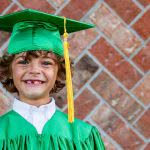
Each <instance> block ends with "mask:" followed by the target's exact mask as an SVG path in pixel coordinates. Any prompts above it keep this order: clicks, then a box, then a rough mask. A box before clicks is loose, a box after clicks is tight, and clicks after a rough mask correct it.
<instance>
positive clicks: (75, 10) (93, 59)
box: [0, 0, 150, 150]
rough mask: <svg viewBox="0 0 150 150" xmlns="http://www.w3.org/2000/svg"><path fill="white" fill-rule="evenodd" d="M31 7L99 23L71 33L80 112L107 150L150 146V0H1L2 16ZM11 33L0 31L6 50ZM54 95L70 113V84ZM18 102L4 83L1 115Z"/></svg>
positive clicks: (148, 149)
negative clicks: (68, 108)
mask: <svg viewBox="0 0 150 150" xmlns="http://www.w3.org/2000/svg"><path fill="white" fill-rule="evenodd" d="M25 8H33V9H37V10H41V11H44V12H47V13H52V14H57V15H61V16H66V17H69V18H72V19H77V20H81V21H85V22H89V23H94V24H96V28H94V29H90V30H86V31H80V32H78V33H73V34H70V35H69V42H70V56H71V58H73V60H74V62H75V71H74V77H73V85H74V99H75V116H76V117H77V118H80V119H82V120H84V121H86V122H88V123H90V124H93V125H95V126H96V127H97V128H98V129H99V131H100V133H101V135H102V138H103V140H104V143H105V146H106V149H107V150H150V71H149V70H150V0H0V15H5V14H8V13H12V12H15V11H19V10H23V9H25ZM9 36H10V35H9V33H5V32H2V31H0V55H2V54H3V51H5V50H7V45H8V42H9ZM53 96H54V97H55V98H56V103H57V106H58V107H59V108H60V109H61V110H62V111H64V112H66V109H67V106H66V90H65V88H64V89H63V90H62V91H60V92H59V93H58V94H55V95H53ZM12 101H13V97H12V95H11V94H10V93H8V92H7V91H6V90H5V89H3V87H2V86H1V84H0V115H1V114H3V113H5V112H6V111H8V110H9V109H11V102H12Z"/></svg>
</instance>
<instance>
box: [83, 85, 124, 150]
mask: <svg viewBox="0 0 150 150" xmlns="http://www.w3.org/2000/svg"><path fill="white" fill-rule="evenodd" d="M87 89H88V90H89V91H90V92H91V93H93V94H94V95H95V96H96V97H97V98H98V99H100V101H101V102H100V103H99V104H98V105H97V106H95V108H94V109H93V110H92V111H91V112H90V113H89V115H87V116H86V117H85V118H84V121H89V122H90V123H91V124H92V125H95V126H96V127H97V128H98V129H99V131H100V133H102V135H103V136H106V137H107V138H108V139H109V141H110V142H111V143H112V144H114V145H115V147H118V148H121V146H120V145H119V144H118V143H117V142H116V141H115V140H114V139H112V138H111V137H110V136H109V135H108V134H107V133H106V132H105V131H104V130H103V129H102V128H101V126H98V125H97V124H96V123H95V122H94V121H92V119H91V117H92V115H94V113H95V112H96V111H97V110H98V109H99V107H100V106H102V105H103V104H105V100H103V98H102V97H100V96H99V95H98V94H97V93H96V94H95V90H94V92H93V88H92V89H91V86H90V85H88V86H87ZM120 150H122V148H121V149H120Z"/></svg>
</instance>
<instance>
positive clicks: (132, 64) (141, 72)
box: [100, 31, 144, 76]
mask: <svg viewBox="0 0 150 150" xmlns="http://www.w3.org/2000/svg"><path fill="white" fill-rule="evenodd" d="M100 34H101V36H102V37H103V38H104V39H105V40H106V41H107V42H108V43H109V44H110V45H111V46H112V47H113V48H114V50H116V51H117V52H118V53H119V54H120V55H121V56H122V57H123V58H124V59H125V60H126V61H128V62H129V63H130V65H131V66H132V67H133V68H135V69H136V70H137V71H138V73H140V74H141V75H143V76H144V72H143V71H142V70H140V68H138V67H137V66H136V65H135V64H134V62H132V61H131V60H130V59H129V58H128V57H127V56H126V55H125V54H124V53H123V52H122V51H121V50H120V49H119V48H118V47H117V46H116V45H115V44H114V43H113V41H112V40H111V39H109V38H108V37H107V36H106V35H105V34H104V33H102V32H101V31H100Z"/></svg>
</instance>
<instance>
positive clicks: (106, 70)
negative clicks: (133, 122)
mask: <svg viewBox="0 0 150 150" xmlns="http://www.w3.org/2000/svg"><path fill="white" fill-rule="evenodd" d="M89 53H90V52H89ZM91 55H92V54H91ZM92 58H93V60H95V62H96V63H97V64H99V65H100V66H103V65H102V64H101V63H100V62H99V61H98V60H97V58H95V57H94V56H93V57H92ZM103 68H104V71H105V72H106V73H107V74H108V75H109V76H110V77H111V78H112V79H113V80H114V81H115V82H116V83H117V85H118V86H119V87H121V88H122V89H123V90H124V91H125V92H126V93H127V94H128V95H129V96H131V97H132V98H133V99H134V100H135V101H136V102H137V103H138V104H140V105H141V106H143V108H145V109H146V107H145V106H144V104H143V103H142V102H141V101H140V100H139V99H137V98H136V97H135V95H134V94H133V93H131V92H130V91H129V90H128V89H127V88H126V87H125V86H124V85H123V84H122V83H121V82H120V81H119V80H118V79H117V78H116V77H115V76H114V75H113V74H112V73H111V72H110V71H109V70H108V69H107V68H106V67H105V66H103Z"/></svg>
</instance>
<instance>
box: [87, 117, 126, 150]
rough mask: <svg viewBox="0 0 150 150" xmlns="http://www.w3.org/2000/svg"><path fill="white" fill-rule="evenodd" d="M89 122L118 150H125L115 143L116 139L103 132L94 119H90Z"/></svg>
mask: <svg viewBox="0 0 150 150" xmlns="http://www.w3.org/2000/svg"><path fill="white" fill-rule="evenodd" d="M89 122H90V123H91V124H93V125H94V126H95V127H97V129H98V130H99V132H100V133H102V135H103V136H104V137H105V138H107V139H108V141H109V142H110V143H111V144H112V145H113V146H114V147H115V148H117V150H123V148H122V147H121V145H120V144H119V143H117V141H115V139H113V138H112V137H111V136H109V134H107V133H106V132H105V131H104V130H102V129H101V128H100V127H99V126H98V124H97V123H96V122H94V121H93V120H92V119H89Z"/></svg>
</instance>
